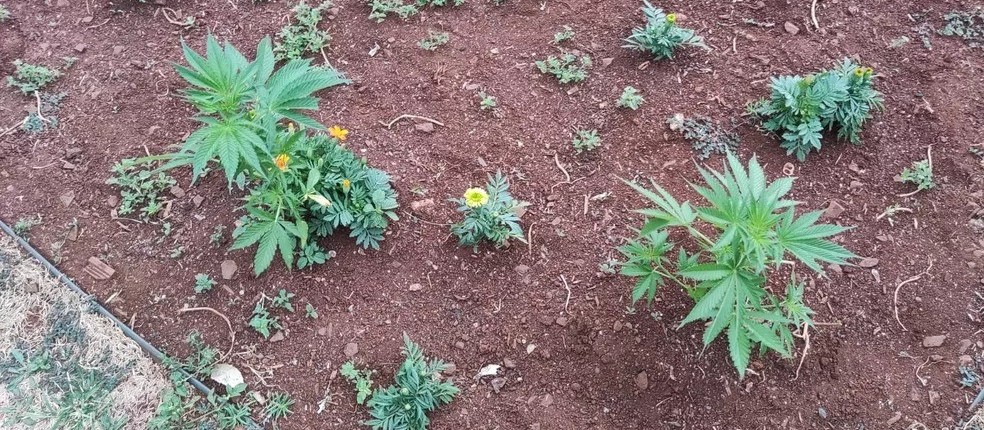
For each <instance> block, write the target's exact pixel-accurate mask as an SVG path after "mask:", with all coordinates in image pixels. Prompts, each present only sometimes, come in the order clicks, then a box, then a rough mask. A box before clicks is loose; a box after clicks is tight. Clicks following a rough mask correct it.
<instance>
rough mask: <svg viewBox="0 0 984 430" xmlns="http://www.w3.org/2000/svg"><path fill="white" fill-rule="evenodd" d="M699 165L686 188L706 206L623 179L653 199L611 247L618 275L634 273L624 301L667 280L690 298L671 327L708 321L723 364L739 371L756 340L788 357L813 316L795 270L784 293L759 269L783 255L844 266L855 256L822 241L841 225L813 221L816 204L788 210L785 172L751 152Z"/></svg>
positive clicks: (707, 339)
mask: <svg viewBox="0 0 984 430" xmlns="http://www.w3.org/2000/svg"><path fill="white" fill-rule="evenodd" d="M698 169H699V171H700V174H701V176H702V177H703V179H704V182H705V184H704V185H692V188H693V189H694V191H696V193H697V194H698V195H700V196H701V197H703V198H704V199H705V200H706V201H707V203H708V205H706V206H696V207H695V206H693V205H692V204H691V203H690V202H689V201H685V202H683V203H680V202H679V201H678V200H676V199H675V198H674V197H673V196H672V195H670V194H669V193H668V192H667V191H666V190H664V189H663V188H662V187H660V186H659V185H657V184H656V183H652V187H653V188H654V189H655V192H654V191H651V190H649V189H647V188H644V187H642V186H640V185H637V184H635V183H632V182H628V181H626V183H627V184H628V185H629V186H631V187H632V188H633V189H635V190H636V191H637V192H639V193H640V194H641V195H643V196H644V197H645V198H646V199H647V200H649V202H650V203H651V204H652V205H653V207H651V208H647V209H641V210H639V211H638V212H639V213H641V214H642V215H644V216H645V217H646V222H645V224H644V225H643V226H642V228H641V229H640V230H639V232H638V236H637V237H636V238H634V239H632V240H631V241H629V242H628V243H627V244H626V245H624V246H622V247H621V248H619V252H620V253H621V254H622V255H623V256H624V258H625V261H624V262H623V263H622V268H621V273H622V274H623V275H625V276H629V277H633V278H636V279H637V282H636V285H635V287H633V289H632V302H633V303H635V302H637V301H639V300H642V299H643V298H645V299H646V301H647V302H648V303H649V304H652V302H653V300H654V299H655V297H656V293H657V292H658V290H659V289H660V287H662V286H663V285H665V284H666V283H667V282H671V283H674V284H677V285H679V286H680V287H682V288H683V289H684V290H685V291H686V292H687V294H688V295H689V296H690V297H691V298H692V299H693V300H694V303H695V304H694V306H693V308H692V309H691V311H690V313H689V314H688V315H687V316H686V318H684V319H683V321H682V322H681V323H680V326H684V325H687V324H690V323H693V322H697V321H707V325H706V327H705V329H704V335H703V343H704V345H705V348H706V347H707V345H709V344H710V343H711V342H713V341H714V340H715V339H716V338H718V337H719V335H721V334H722V333H727V334H726V337H727V342H728V350H729V351H730V357H731V362H732V364H733V365H734V366H735V369H737V371H738V374H739V375H740V376H742V377H744V375H745V369H746V368H747V367H748V364H749V360H750V357H751V354H752V350H753V349H754V348H755V347H757V349H758V350H759V351H760V352H762V353H765V352H768V351H773V352H776V353H778V354H780V355H781V356H782V357H787V358H788V357H791V356H792V349H793V348H794V343H793V335H792V333H793V332H794V331H795V330H796V329H797V328H801V327H803V326H804V325H811V324H812V320H811V318H810V315H811V314H812V311H811V310H810V309H809V308H808V307H807V306H806V305H805V304H804V303H803V285H802V283H801V282H799V281H797V280H796V278H795V276H794V277H793V278H792V279H791V280H790V281H789V283H788V284H787V286H786V291H785V292H784V293H782V292H780V293H774V292H773V291H772V290H771V289H768V288H766V285H767V281H768V276H769V275H770V274H773V273H775V272H777V271H778V269H779V266H780V265H781V264H783V263H784V261H785V260H786V259H787V258H788V257H792V258H794V259H795V260H797V261H799V262H800V263H802V264H803V265H805V266H806V267H807V268H808V269H811V270H813V271H816V272H818V273H819V272H822V270H823V269H822V267H821V265H820V263H822V262H826V263H833V264H846V263H847V260H848V259H850V258H853V257H855V255H854V254H853V253H851V252H850V251H848V250H847V249H845V248H844V247H842V246H840V245H838V244H836V243H834V242H831V241H830V240H829V239H828V238H830V237H832V236H835V235H837V234H839V233H841V232H843V231H845V230H847V228H846V227H841V226H837V225H830V224H817V221H818V220H819V219H820V216H821V215H822V213H823V211H814V212H808V213H806V214H802V215H800V216H797V215H796V206H797V205H798V203H797V202H795V201H792V200H787V199H786V198H785V196H786V194H788V193H789V192H790V190H792V187H793V178H790V177H784V178H779V179H776V180H775V181H772V182H771V183H770V182H768V181H767V180H766V177H765V172H764V171H763V170H762V167H761V166H760V165H759V163H758V161H757V160H756V159H755V157H752V159H751V161H749V163H748V167H747V168H746V167H745V166H743V165H742V164H741V162H740V161H739V160H738V158H737V157H735V156H734V155H733V154H731V153H729V154H728V159H727V162H726V164H725V168H724V170H723V171H721V172H718V171H715V170H707V169H704V168H700V167H698ZM671 230H681V231H682V232H683V233H685V234H686V235H687V236H689V237H690V238H692V239H693V243H694V244H695V245H696V249H694V250H693V251H690V250H688V249H686V248H684V247H683V246H678V245H677V244H675V243H673V242H672V241H671V240H670V231H671ZM712 231H713V232H714V233H716V234H713V235H712V234H709V233H705V232H712ZM674 251H675V253H676V257H675V258H672V257H673V253H674ZM794 273H795V272H794Z"/></svg>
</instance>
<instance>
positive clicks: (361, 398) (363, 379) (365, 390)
mask: <svg viewBox="0 0 984 430" xmlns="http://www.w3.org/2000/svg"><path fill="white" fill-rule="evenodd" d="M339 373H341V375H342V376H343V377H344V378H345V379H347V380H348V381H349V382H351V383H352V384H353V385H355V402H356V403H358V404H360V405H364V404H365V403H366V400H368V399H369V397H370V396H372V371H371V370H368V369H366V370H359V369H357V368H356V367H355V363H353V362H352V361H346V362H345V364H342V368H341V369H339Z"/></svg>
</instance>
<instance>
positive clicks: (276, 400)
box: [263, 393, 294, 428]
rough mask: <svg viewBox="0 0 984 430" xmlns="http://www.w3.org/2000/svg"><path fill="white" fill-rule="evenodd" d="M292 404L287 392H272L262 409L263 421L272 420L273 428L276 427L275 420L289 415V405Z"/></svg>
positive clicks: (292, 401)
mask: <svg viewBox="0 0 984 430" xmlns="http://www.w3.org/2000/svg"><path fill="white" fill-rule="evenodd" d="M293 405H294V400H293V399H291V398H290V396H288V395H287V393H274V394H273V395H272V396H270V400H269V401H268V403H267V405H266V408H264V410H263V418H264V421H273V423H274V425H273V426H274V428H277V424H276V422H277V420H279V419H281V418H286V417H287V415H290V414H291V413H292V412H291V410H290V407H291V406H293Z"/></svg>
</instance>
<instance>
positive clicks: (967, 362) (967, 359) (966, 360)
mask: <svg viewBox="0 0 984 430" xmlns="http://www.w3.org/2000/svg"><path fill="white" fill-rule="evenodd" d="M957 362H959V363H960V365H961V366H972V365H973V364H974V357H971V356H969V355H967V354H964V355H961V356H960V357H959V358H957Z"/></svg>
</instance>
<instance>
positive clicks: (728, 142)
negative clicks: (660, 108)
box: [666, 114, 741, 160]
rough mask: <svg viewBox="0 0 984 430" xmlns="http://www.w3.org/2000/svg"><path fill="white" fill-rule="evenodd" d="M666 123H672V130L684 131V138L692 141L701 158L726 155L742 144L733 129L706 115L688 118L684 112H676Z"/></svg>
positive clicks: (691, 144) (692, 146) (691, 143)
mask: <svg viewBox="0 0 984 430" xmlns="http://www.w3.org/2000/svg"><path fill="white" fill-rule="evenodd" d="M666 123H667V124H669V125H670V130H673V131H678V132H680V133H683V138H684V139H686V140H687V141H688V142H690V147H691V148H693V150H694V151H695V152H697V157H698V158H700V159H701V160H706V159H708V158H709V157H710V156H711V154H714V153H717V154H722V155H724V154H727V153H728V152H732V151H735V150H737V149H738V145H740V144H741V138H739V137H738V133H735V132H734V130H733V129H732V130H725V129H724V128H722V127H721V126H720V125H718V124H715V123H714V121H711V119H710V118H707V117H704V116H695V117H692V118H686V117H684V116H683V114H676V115H673V116H672V117H670V118H669V119H667V120H666Z"/></svg>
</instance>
